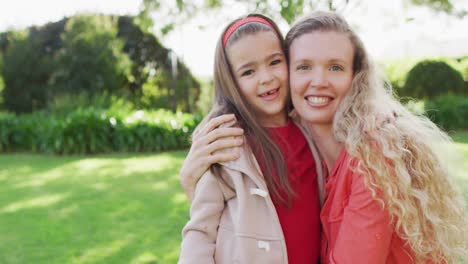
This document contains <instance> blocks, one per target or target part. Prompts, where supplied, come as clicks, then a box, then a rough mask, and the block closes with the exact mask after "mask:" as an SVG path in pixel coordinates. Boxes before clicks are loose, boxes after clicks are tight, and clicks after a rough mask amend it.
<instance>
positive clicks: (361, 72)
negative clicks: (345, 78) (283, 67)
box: [286, 12, 468, 263]
mask: <svg viewBox="0 0 468 264" xmlns="http://www.w3.org/2000/svg"><path fill="white" fill-rule="evenodd" d="M317 31H325V32H329V31H333V32H338V33H343V34H345V35H346V36H347V37H348V38H349V40H350V41H351V43H352V45H353V47H354V58H353V82H352V86H351V89H350V90H349V92H348V94H347V95H346V97H345V99H344V100H343V101H342V102H341V104H340V106H339V107H338V109H337V112H336V114H335V117H334V120H333V133H334V136H335V138H336V139H337V140H338V141H339V142H342V143H343V144H344V145H345V147H346V150H347V151H348V152H349V154H350V155H352V156H354V157H356V158H357V159H358V160H359V166H358V167H357V171H358V172H360V173H363V175H364V176H365V177H364V178H365V181H366V185H367V187H368V188H369V189H370V190H371V191H372V193H373V197H374V199H376V200H378V201H380V202H381V203H382V205H383V206H384V207H385V209H387V210H388V211H389V212H390V214H391V216H392V219H393V223H394V225H395V230H396V232H397V233H398V235H399V236H400V237H402V238H403V239H405V240H406V241H408V243H409V245H410V246H411V248H412V249H413V251H414V254H415V260H416V262H417V263H420V262H425V261H426V260H427V259H432V260H435V261H436V263H441V262H443V261H445V262H447V263H455V262H457V261H458V260H459V257H460V256H465V257H466V253H467V243H466V242H467V228H468V224H467V221H466V217H465V215H464V202H463V198H462V197H461V195H460V193H459V192H458V191H457V190H456V187H455V185H454V183H453V182H452V176H453V175H451V173H449V170H448V168H447V167H446V163H445V162H444V158H443V157H441V153H440V150H441V146H444V145H450V138H449V137H448V136H447V135H446V134H445V133H444V132H442V131H441V130H440V129H439V128H438V127H437V126H436V125H434V123H432V122H431V121H430V120H429V119H428V118H426V117H424V116H418V115H415V114H413V113H411V112H409V111H408V110H407V109H406V108H405V107H404V106H403V105H402V104H401V103H400V102H399V101H398V100H396V99H395V96H394V95H393V93H392V89H391V86H390V85H389V84H388V82H386V81H385V78H384V77H383V76H382V75H380V74H378V72H377V70H376V68H375V66H374V65H373V64H372V63H371V61H370V60H369V57H368V55H367V52H366V50H365V48H364V45H363V43H362V42H361V40H360V39H359V37H358V36H357V34H356V33H355V32H354V31H353V30H352V29H351V27H350V26H349V25H348V24H347V23H346V21H345V20H344V19H343V18H342V17H341V16H339V15H337V14H334V13H329V12H315V13H313V14H312V15H310V16H308V17H306V18H304V19H302V20H300V21H298V22H297V23H296V24H295V25H294V26H293V27H292V28H291V30H290V31H289V33H288V34H287V36H286V43H287V46H288V47H290V46H291V44H292V43H293V42H294V40H295V39H297V38H299V37H300V36H302V35H304V34H308V33H313V32H317ZM381 112H390V113H391V112H394V113H396V114H397V118H396V120H395V121H394V122H390V123H388V124H385V125H383V126H379V125H378V124H377V122H376V118H375V116H376V115H378V114H379V113H381ZM363 129H366V130H367V131H371V133H363ZM377 193H382V194H383V196H382V195H377Z"/></svg>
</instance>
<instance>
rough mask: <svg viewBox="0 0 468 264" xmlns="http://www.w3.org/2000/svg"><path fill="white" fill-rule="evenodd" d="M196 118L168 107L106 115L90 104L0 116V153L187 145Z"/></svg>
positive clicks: (135, 149) (134, 149)
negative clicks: (62, 111)
mask: <svg viewBox="0 0 468 264" xmlns="http://www.w3.org/2000/svg"><path fill="white" fill-rule="evenodd" d="M200 120H201V118H200V117H198V116H196V115H191V114H186V113H176V114H174V113H172V112H169V111H167V110H158V111H142V110H140V111H134V112H131V113H128V114H125V115H124V114H111V113H109V112H106V111H98V110H95V109H92V108H89V109H79V110H76V111H74V112H72V113H70V114H68V115H65V116H64V115H56V114H51V113H48V112H36V113H33V114H27V115H15V114H11V113H1V114H0V152H18V151H25V152H35V153H51V154H95V153H110V152H155V151H163V150H171V149H182V148H186V147H188V146H190V135H191V134H192V132H193V130H194V129H195V127H196V125H197V124H198V122H199V121H200Z"/></svg>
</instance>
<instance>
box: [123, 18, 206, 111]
mask: <svg viewBox="0 0 468 264" xmlns="http://www.w3.org/2000/svg"><path fill="white" fill-rule="evenodd" d="M118 23H119V37H120V38H122V39H123V40H124V41H125V47H124V51H125V52H126V53H127V54H128V55H129V56H130V58H131V59H132V61H133V67H132V78H133V79H132V80H131V82H130V91H131V92H132V93H133V94H135V96H136V98H137V99H138V100H136V101H135V105H136V106H137V107H143V108H149V107H154V106H157V107H159V108H166V109H172V110H178V111H183V112H193V110H194V108H195V107H194V106H195V101H196V99H197V98H198V97H199V93H200V84H199V82H198V81H197V80H196V79H195V78H194V77H193V76H192V75H191V73H190V70H189V69H188V68H187V67H186V66H185V64H183V63H182V62H181V61H180V60H178V59H177V58H176V57H175V56H173V55H174V54H172V53H171V51H170V50H169V49H167V48H165V47H163V46H162V45H161V43H160V42H159V41H158V40H157V39H156V37H155V36H154V35H152V34H148V33H145V32H143V31H142V30H141V29H140V28H139V27H138V26H137V25H135V23H133V18H132V17H125V16H124V17H120V18H119V22H118Z"/></svg>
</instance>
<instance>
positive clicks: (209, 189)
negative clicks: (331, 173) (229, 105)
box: [179, 122, 323, 264]
mask: <svg viewBox="0 0 468 264" xmlns="http://www.w3.org/2000/svg"><path fill="white" fill-rule="evenodd" d="M296 124H297V125H298V126H299V128H301V130H302V132H303V133H304V134H306V130H304V127H302V126H300V125H299V124H298V123H297V122H296ZM244 142H246V141H244ZM309 146H310V147H311V151H312V154H313V157H314V159H315V160H316V161H317V162H316V165H317V175H318V179H322V175H323V173H322V167H321V163H320V162H319V156H318V153H317V150H316V148H315V146H314V144H313V143H312V142H311V141H310V140H309ZM221 168H222V169H221V171H222V174H223V175H222V177H223V179H224V180H225V181H226V182H227V183H228V184H229V185H230V186H232V187H233V189H234V191H233V190H231V189H230V188H228V187H226V186H225V184H223V183H222V182H221V181H220V180H219V178H217V177H216V176H215V175H213V174H212V173H211V171H207V172H206V173H205V174H204V175H203V176H202V178H201V179H200V181H199V182H198V183H197V187H196V190H195V195H194V198H193V201H192V205H191V208H190V220H189V222H188V223H187V224H186V226H185V227H184V229H183V231H182V237H183V240H182V245H181V253H180V258H179V264H185V263H200V264H209V263H216V264H233V263H239V264H252V263H253V264H256V263H259V264H263V263H265V264H267V263H268V264H276V263H278V264H286V263H288V257H287V252H286V244H285V240H284V236H283V231H282V229H281V225H280V222H279V219H278V215H277V214H276V210H275V206H274V205H273V202H272V199H271V197H270V194H269V192H268V189H267V186H266V182H265V180H264V178H263V176H262V173H261V170H260V167H259V165H258V163H257V161H256V160H255V157H254V155H253V153H252V151H251V150H250V149H249V147H248V146H247V144H244V146H243V147H242V153H241V156H240V158H239V159H237V160H235V161H231V162H225V163H222V164H221ZM321 182H322V181H320V180H319V188H320V189H321V190H320V192H321V193H323V184H322V183H321Z"/></svg>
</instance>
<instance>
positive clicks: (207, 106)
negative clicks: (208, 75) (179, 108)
mask: <svg viewBox="0 0 468 264" xmlns="http://www.w3.org/2000/svg"><path fill="white" fill-rule="evenodd" d="M213 89H214V87H213V80H212V79H204V80H201V93H200V97H199V98H198V101H197V111H199V112H200V113H202V114H203V115H206V114H207V113H208V112H209V111H210V110H211V106H212V104H213V97H214V90H213Z"/></svg>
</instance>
